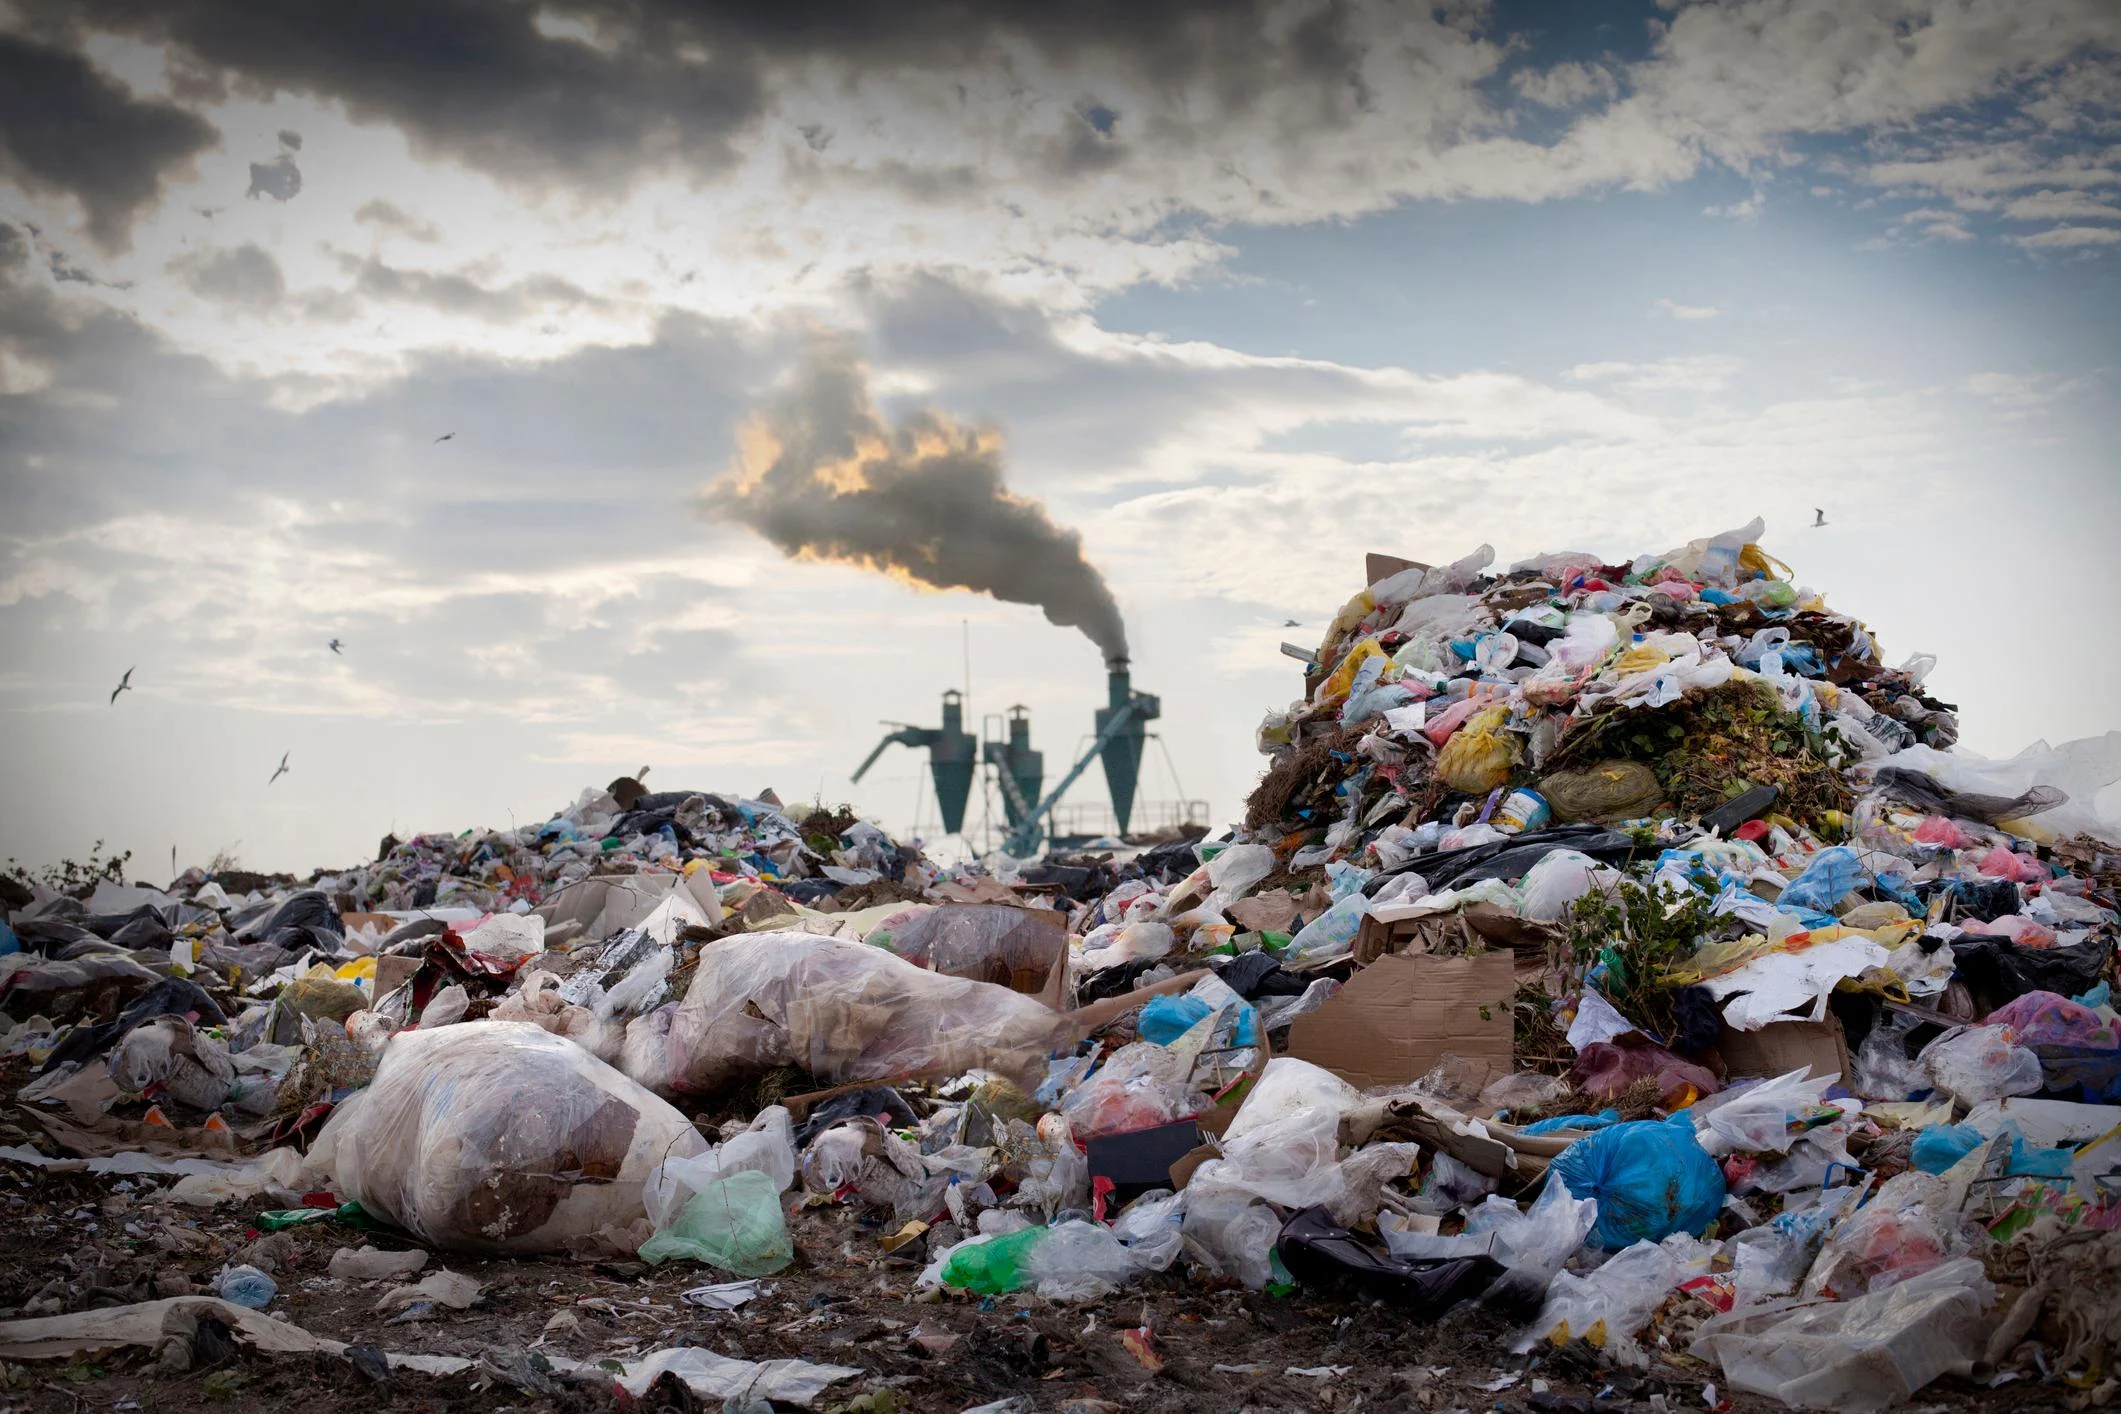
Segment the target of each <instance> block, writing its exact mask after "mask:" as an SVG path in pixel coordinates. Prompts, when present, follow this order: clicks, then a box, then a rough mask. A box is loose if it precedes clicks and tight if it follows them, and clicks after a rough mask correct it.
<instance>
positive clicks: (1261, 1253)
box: [1179, 1164, 1281, 1291]
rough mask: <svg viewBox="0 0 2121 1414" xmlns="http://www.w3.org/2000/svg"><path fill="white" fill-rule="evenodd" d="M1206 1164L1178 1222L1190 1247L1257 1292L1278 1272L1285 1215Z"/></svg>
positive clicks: (1188, 1188)
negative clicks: (1224, 1182)
mask: <svg viewBox="0 0 2121 1414" xmlns="http://www.w3.org/2000/svg"><path fill="white" fill-rule="evenodd" d="M1209 1167H1210V1165H1209V1164H1202V1165H1201V1167H1200V1169H1198V1170H1195V1172H1194V1175H1193V1178H1192V1180H1191V1181H1190V1182H1189V1183H1187V1185H1186V1195H1185V1196H1186V1213H1185V1217H1184V1219H1183V1220H1182V1221H1181V1223H1180V1225H1179V1231H1180V1232H1181V1234H1182V1235H1183V1237H1184V1239H1185V1241H1186V1243H1187V1244H1188V1250H1189V1251H1190V1250H1197V1251H1198V1252H1199V1254H1200V1255H1201V1256H1202V1257H1204V1258H1206V1259H1207V1261H1208V1262H1209V1263H1210V1264H1212V1266H1213V1267H1214V1268H1215V1270H1216V1271H1217V1272H1219V1273H1220V1274H1222V1275H1226V1276H1232V1277H1235V1278H1237V1279H1238V1280H1239V1281H1241V1282H1243V1283H1244V1284H1245V1285H1246V1286H1248V1287H1250V1288H1252V1290H1254V1291H1259V1290H1261V1289H1263V1288H1264V1287H1265V1286H1266V1285H1267V1283H1268V1282H1269V1281H1271V1280H1272V1279H1273V1276H1274V1262H1273V1254H1274V1240H1275V1238H1276V1237H1277V1236H1279V1234H1280V1232H1281V1219H1280V1218H1279V1217H1277V1216H1275V1213H1274V1210H1273V1209H1272V1208H1270V1207H1268V1206H1267V1205H1266V1204H1265V1203H1262V1202H1260V1201H1259V1200H1258V1199H1256V1198H1254V1197H1253V1196H1252V1195H1251V1194H1249V1193H1246V1192H1243V1191H1242V1190H1239V1189H1236V1188H1230V1187H1226V1186H1224V1185H1222V1184H1219V1183H1218V1182H1216V1180H1215V1176H1214V1175H1213V1174H1208V1175H1207V1178H1206V1180H1205V1181H1203V1178H1202V1174H1203V1173H1204V1172H1205V1171H1206V1170H1207V1169H1208V1168H1209Z"/></svg>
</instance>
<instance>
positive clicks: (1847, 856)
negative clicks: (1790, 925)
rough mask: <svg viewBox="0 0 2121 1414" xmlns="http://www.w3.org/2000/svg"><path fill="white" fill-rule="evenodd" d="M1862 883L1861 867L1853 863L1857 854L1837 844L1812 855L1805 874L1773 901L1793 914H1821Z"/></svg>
mask: <svg viewBox="0 0 2121 1414" xmlns="http://www.w3.org/2000/svg"><path fill="white" fill-rule="evenodd" d="M1861 882H1863V866H1862V865H1861V864H1860V863H1858V862H1857V860H1856V851H1854V850H1852V849H1850V848H1849V847H1848V846H1847V845H1844V844H1837V845H1835V846H1834V847H1833V848H1831V849H1822V850H1820V851H1819V852H1818V853H1817V854H1815V855H1813V856H1812V862H1811V863H1809V864H1807V865H1805V866H1804V872H1803V873H1802V874H1799V875H1798V876H1797V877H1796V878H1795V879H1794V880H1792V881H1791V882H1790V886H1789V887H1788V888H1786V889H1784V890H1783V891H1782V897H1781V898H1778V899H1776V900H1775V906H1776V907H1777V908H1781V909H1786V910H1788V911H1790V912H1793V913H1794V912H1796V911H1797V910H1799V909H1816V910H1818V911H1819V912H1822V913H1824V912H1826V911H1828V910H1830V909H1832V908H1833V906H1834V905H1835V904H1837V903H1839V902H1841V900H1842V899H1844V898H1846V897H1847V896H1848V892H1849V890H1850V889H1853V888H1855V887H1856V885H1858V884H1860V883H1861Z"/></svg>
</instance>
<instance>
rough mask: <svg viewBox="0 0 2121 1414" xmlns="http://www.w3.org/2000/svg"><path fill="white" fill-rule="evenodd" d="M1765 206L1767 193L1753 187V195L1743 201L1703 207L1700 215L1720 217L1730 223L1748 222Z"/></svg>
mask: <svg viewBox="0 0 2121 1414" xmlns="http://www.w3.org/2000/svg"><path fill="white" fill-rule="evenodd" d="M1766 205H1767V193H1766V192H1764V191H1761V190H1760V189H1759V188H1758V187H1755V188H1754V189H1753V194H1752V195H1751V196H1749V197H1747V198H1746V199H1745V200H1744V201H1733V202H1730V203H1727V204H1725V205H1722V206H1704V207H1702V208H1701V214H1702V215H1704V216H1722V217H1724V218H1726V219H1727V220H1732V221H1750V220H1752V219H1753V218H1754V217H1756V216H1758V215H1759V214H1760V212H1761V209H1762V208H1763V207H1765V206H1766Z"/></svg>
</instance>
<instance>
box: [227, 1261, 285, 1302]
mask: <svg viewBox="0 0 2121 1414" xmlns="http://www.w3.org/2000/svg"><path fill="white" fill-rule="evenodd" d="M214 1294H215V1295H216V1296H218V1297H220V1298H221V1299H222V1300H223V1301H233V1302H234V1303H235V1304H236V1305H238V1306H248V1307H249V1308H250V1309H251V1310H253V1311H262V1310H264V1309H265V1308H266V1307H267V1306H269V1305H271V1304H272V1299H273V1298H274V1297H275V1296H277V1295H279V1294H280V1288H279V1285H278V1284H277V1283H275V1282H274V1281H273V1279H272V1278H271V1277H269V1276H267V1275H265V1273H263V1272H261V1271H259V1270H258V1269H257V1268H256V1267H253V1266H251V1265H249V1264H248V1263H245V1264H244V1265H242V1266H239V1267H223V1268H222V1269H221V1275H220V1276H219V1277H217V1278H216V1279H215V1280H214Z"/></svg>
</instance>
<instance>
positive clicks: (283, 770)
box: [265, 751, 294, 785]
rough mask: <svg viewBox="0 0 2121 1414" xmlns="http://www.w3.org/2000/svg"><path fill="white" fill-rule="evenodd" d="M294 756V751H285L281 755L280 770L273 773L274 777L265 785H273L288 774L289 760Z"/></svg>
mask: <svg viewBox="0 0 2121 1414" xmlns="http://www.w3.org/2000/svg"><path fill="white" fill-rule="evenodd" d="M292 755H294V753H293V752H292V751H283V752H281V753H280V769H279V770H277V771H275V772H273V773H272V776H271V777H270V778H269V779H267V781H266V782H265V784H267V785H271V784H272V783H273V782H274V781H277V780H279V779H280V777H282V776H284V775H286V774H287V758H288V757H290V756H292Z"/></svg>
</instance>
